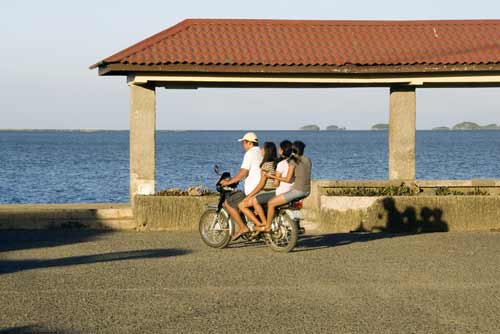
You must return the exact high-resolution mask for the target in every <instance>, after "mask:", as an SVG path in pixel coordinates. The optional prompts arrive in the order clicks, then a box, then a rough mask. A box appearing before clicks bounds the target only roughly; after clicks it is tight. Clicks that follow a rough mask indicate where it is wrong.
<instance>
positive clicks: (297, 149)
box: [292, 140, 306, 156]
mask: <svg viewBox="0 0 500 334" xmlns="http://www.w3.org/2000/svg"><path fill="white" fill-rule="evenodd" d="M305 148H306V144H304V142H301V141H300V140H296V141H294V142H293V144H292V150H293V153H295V154H297V155H298V156H301V155H304V149H305Z"/></svg>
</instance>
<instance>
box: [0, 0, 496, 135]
mask: <svg viewBox="0 0 500 334" xmlns="http://www.w3.org/2000/svg"><path fill="white" fill-rule="evenodd" d="M185 18H281V19H468V18H500V2H498V1H494V0H490V1H485V0H475V1H456V0H455V1H452V0H445V1H439V0H432V1H429V0H420V1H402V0H395V1H392V0H388V1H356V0H350V1H345V0H343V1H333V0H330V1H326V0H325V1H314V0H307V1H304V0H301V1H270V0H253V1H235V0H232V1H230V0H229V1H222V0H221V1H189V0H184V1H165V0H163V1H147V0H143V1H137V0H136V1H128V0H127V1H102V0H101V1H95V0H86V1H62V0H61V1H57V0H45V1H35V0H31V1H1V2H0V22H1V23H0V24H1V26H2V27H1V29H0V46H1V52H0V74H1V79H0V128H99V129H128V120H129V117H128V87H127V85H126V83H125V79H124V78H123V77H98V76H97V72H96V71H95V70H94V71H90V70H88V69H87V67H88V65H90V64H92V63H94V62H96V61H98V60H100V59H102V58H104V57H106V56H109V55H111V54H113V53H114V52H116V51H119V50H121V49H123V48H125V47H127V46H129V45H131V44H133V43H135V42H137V41H139V40H141V39H143V38H145V37H147V36H150V35H152V34H154V33H156V32H158V31H160V30H163V29H165V28H167V27H169V26H171V25H173V24H175V23H177V22H179V21H181V20H183V19H185ZM499 93H500V88H495V89H493V88H489V89H433V90H419V91H418V93H417V94H418V95H417V96H418V101H417V108H418V114H417V126H418V128H420V129H425V128H431V127H433V126H438V125H453V124H454V123H457V122H459V121H462V120H471V121H477V122H479V123H484V124H486V123H496V124H498V123H500V98H499V97H500V95H499ZM285 115H287V116H285ZM387 116H388V91H387V89H359V88H358V89H347V88H342V89H274V90H272V89H199V90H169V91H166V90H163V89H161V90H159V91H158V114H157V128H158V129H270V128H273V129H295V128H298V127H299V126H301V125H303V124H305V123H316V124H319V125H321V126H326V125H329V124H337V125H342V126H347V127H348V128H350V129H365V128H368V127H369V126H370V125H371V124H373V123H377V122H386V121H387Z"/></svg>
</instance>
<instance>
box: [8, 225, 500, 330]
mask: <svg viewBox="0 0 500 334" xmlns="http://www.w3.org/2000/svg"><path fill="white" fill-rule="evenodd" d="M499 311H500V233H495V232H482V233H435V234H421V235H411V236H408V235H388V234H337V235H323V236H305V237H304V238H302V240H301V242H300V247H298V248H297V250H296V251H295V252H293V253H290V254H276V253H273V252H272V251H271V250H270V249H269V248H267V247H266V246H264V245H262V244H245V243H239V244H235V245H233V246H232V247H230V248H228V249H224V250H215V249H210V248H208V247H206V246H205V245H204V244H203V243H202V242H201V240H200V239H199V237H198V235H197V234H193V233H177V232H161V233H160V232H155V233H137V232H128V233H125V232H120V233H112V232H108V233H104V232H102V231H101V232H91V231H87V232H85V231H70V230H68V231H38V232H37V231H24V232H23V231H19V232H16V231H8V232H6V231H0V334H4V333H216V332H221V333H237V332H238V333H270V332H273V333H302V332H309V333H321V332H324V333H446V334H449V333H500V315H499Z"/></svg>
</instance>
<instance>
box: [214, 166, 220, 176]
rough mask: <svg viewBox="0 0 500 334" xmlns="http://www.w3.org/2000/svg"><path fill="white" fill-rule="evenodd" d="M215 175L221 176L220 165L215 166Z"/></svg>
mask: <svg viewBox="0 0 500 334" xmlns="http://www.w3.org/2000/svg"><path fill="white" fill-rule="evenodd" d="M214 173H215V174H217V175H220V166H219V165H215V166H214Z"/></svg>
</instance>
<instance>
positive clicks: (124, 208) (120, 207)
mask: <svg viewBox="0 0 500 334" xmlns="http://www.w3.org/2000/svg"><path fill="white" fill-rule="evenodd" d="M56 228H89V229H111V230H132V229H134V228H135V223H134V219H133V215H132V208H131V207H130V205H129V204H112V203H86V204H80V203H69V204H4V205H0V229H28V230H32V229H56Z"/></svg>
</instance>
